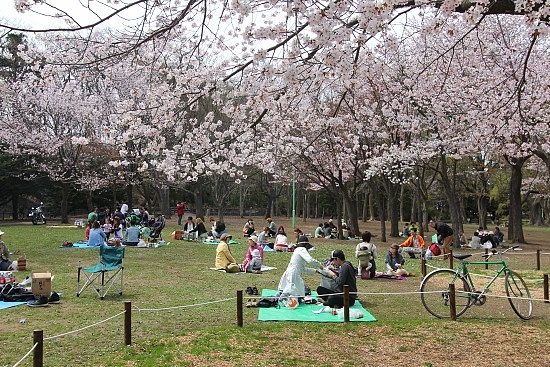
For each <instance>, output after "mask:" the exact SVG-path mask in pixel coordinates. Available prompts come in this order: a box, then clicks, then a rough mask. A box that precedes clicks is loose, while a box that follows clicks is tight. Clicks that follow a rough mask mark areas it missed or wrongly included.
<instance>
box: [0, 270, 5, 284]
mask: <svg viewBox="0 0 550 367" xmlns="http://www.w3.org/2000/svg"><path fill="white" fill-rule="evenodd" d="M0 284H6V276H5V275H4V273H2V274H0Z"/></svg>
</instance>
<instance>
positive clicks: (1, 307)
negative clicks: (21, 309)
mask: <svg viewBox="0 0 550 367" xmlns="http://www.w3.org/2000/svg"><path fill="white" fill-rule="evenodd" d="M24 304H27V302H4V301H0V310H4V309H6V308H10V307H15V306H21V305H24Z"/></svg>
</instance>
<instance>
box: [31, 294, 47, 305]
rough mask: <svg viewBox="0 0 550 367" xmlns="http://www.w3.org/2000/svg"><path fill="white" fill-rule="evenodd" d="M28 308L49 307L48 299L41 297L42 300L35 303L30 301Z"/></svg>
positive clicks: (39, 299)
mask: <svg viewBox="0 0 550 367" xmlns="http://www.w3.org/2000/svg"><path fill="white" fill-rule="evenodd" d="M27 306H29V307H48V306H49V305H48V297H46V296H40V298H38V299H35V300H33V301H29V302H28V303H27Z"/></svg>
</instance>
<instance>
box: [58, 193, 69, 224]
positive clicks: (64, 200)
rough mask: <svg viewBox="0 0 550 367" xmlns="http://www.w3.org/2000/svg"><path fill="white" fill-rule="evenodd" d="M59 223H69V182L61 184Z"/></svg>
mask: <svg viewBox="0 0 550 367" xmlns="http://www.w3.org/2000/svg"><path fill="white" fill-rule="evenodd" d="M60 209H61V210H60V211H61V223H63V224H66V223H69V184H67V183H62V184H61V208H60Z"/></svg>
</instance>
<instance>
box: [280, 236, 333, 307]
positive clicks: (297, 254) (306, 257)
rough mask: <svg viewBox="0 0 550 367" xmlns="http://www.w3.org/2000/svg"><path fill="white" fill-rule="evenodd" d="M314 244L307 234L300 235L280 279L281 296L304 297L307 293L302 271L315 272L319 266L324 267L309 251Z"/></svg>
mask: <svg viewBox="0 0 550 367" xmlns="http://www.w3.org/2000/svg"><path fill="white" fill-rule="evenodd" d="M311 248H312V246H311V244H310V243H309V241H308V239H307V237H306V236H300V237H299V238H298V242H297V243H296V247H295V248H294V252H293V253H292V256H291V258H290V262H289V264H288V266H287V268H286V270H285V272H284V273H283V276H282V277H281V280H280V281H279V287H278V288H277V289H278V290H279V296H295V297H298V298H300V297H304V296H305V295H306V291H305V284H304V280H303V279H302V273H304V272H305V273H307V274H315V273H316V270H317V269H318V268H322V264H321V263H320V262H319V261H317V260H315V259H314V258H313V257H312V256H311V255H310V254H309V252H308V250H309V249H311ZM306 264H310V265H312V266H314V267H315V268H308V267H306Z"/></svg>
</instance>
